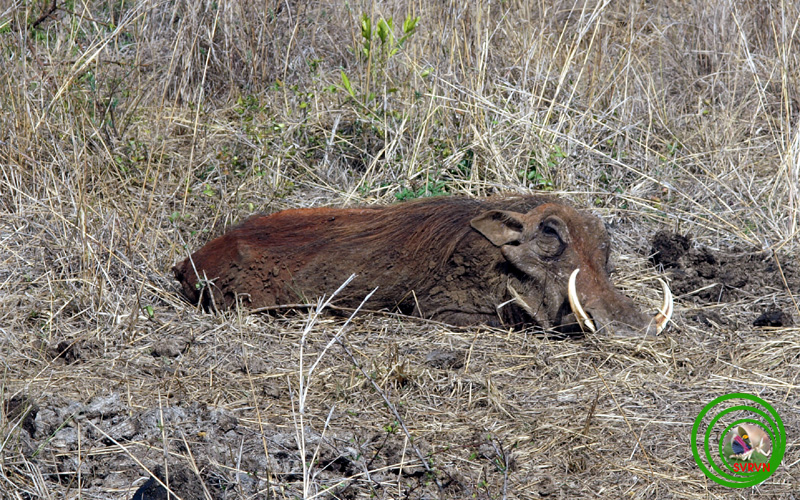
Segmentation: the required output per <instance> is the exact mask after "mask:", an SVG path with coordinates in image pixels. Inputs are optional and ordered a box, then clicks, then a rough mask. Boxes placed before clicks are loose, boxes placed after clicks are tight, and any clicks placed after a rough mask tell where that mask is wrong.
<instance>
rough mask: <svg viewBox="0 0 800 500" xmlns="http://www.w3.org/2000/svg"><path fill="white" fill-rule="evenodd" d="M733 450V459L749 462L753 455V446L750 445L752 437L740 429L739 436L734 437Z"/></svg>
mask: <svg viewBox="0 0 800 500" xmlns="http://www.w3.org/2000/svg"><path fill="white" fill-rule="evenodd" d="M731 448H732V449H733V455H731V458H734V457H735V458H741V459H743V460H747V459H748V458H750V456H751V455H752V454H753V451H755V450H753V445H752V444H750V436H748V435H747V433H746V432H744V429H742V428H741V427H739V434H738V435H736V436H733V439H732V440H731Z"/></svg>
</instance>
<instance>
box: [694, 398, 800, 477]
mask: <svg viewBox="0 0 800 500" xmlns="http://www.w3.org/2000/svg"><path fill="white" fill-rule="evenodd" d="M732 400H745V401H744V404H737V403H740V402H739V401H732ZM753 403H755V405H754V404H753ZM712 411H713V412H712ZM709 413H711V415H709ZM706 415H709V418H710V421H708V423H707V425H706V426H705V431H704V432H703V431H701V427H702V426H703V419H704V418H705V417H706ZM721 421H723V422H726V423H727V425H726V424H725V423H722V422H721ZM714 429H717V432H716V433H714ZM701 432H703V446H702V447H703V451H704V453H703V456H702V457H701V453H700V447H699V446H698V435H699V434H700V433H701ZM714 438H716V440H717V450H718V451H717V454H716V456H714V457H712V453H711V449H712V443H713V439H714ZM785 451H786V431H785V430H784V428H783V422H782V421H781V417H780V416H779V415H778V413H777V412H776V411H775V409H774V408H772V407H771V406H770V405H769V404H767V402H766V401H764V400H763V399H761V398H759V397H756V396H753V395H752V394H746V393H738V392H737V393H733V394H726V395H724V396H720V397H718V398H717V399H715V400H714V401H712V402H710V403H708V404H707V405H706V406H705V407H704V408H703V410H702V411H701V412H700V414H699V415H698V416H697V418H696V419H695V421H694V426H693V427H692V454H693V455H694V461H695V462H697V466H698V467H700V470H702V471H703V473H704V474H705V475H706V476H707V477H708V478H709V479H711V480H712V481H714V482H716V483H718V484H721V485H723V486H728V487H730V488H747V487H749V486H755V485H757V484H759V483H762V482H764V481H765V480H766V479H767V478H768V477H769V476H771V475H772V473H773V472H775V470H776V469H777V468H778V466H779V465H780V464H781V460H783V454H784V452H785ZM703 458H705V460H703ZM715 458H718V461H715V460H714V459H715Z"/></svg>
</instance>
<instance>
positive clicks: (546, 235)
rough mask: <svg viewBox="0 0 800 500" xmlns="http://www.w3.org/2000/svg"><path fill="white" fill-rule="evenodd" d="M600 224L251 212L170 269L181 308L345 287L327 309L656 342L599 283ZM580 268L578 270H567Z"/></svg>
mask: <svg viewBox="0 0 800 500" xmlns="http://www.w3.org/2000/svg"><path fill="white" fill-rule="evenodd" d="M610 247H611V245H610V239H609V236H608V233H607V232H606V229H605V227H604V225H603V223H602V221H601V220H600V219H599V218H597V217H595V216H593V215H590V214H587V213H582V212H579V211H577V210H575V209H574V208H572V207H571V206H570V205H568V204H566V203H565V202H563V201H560V200H558V199H557V198H554V197H551V196H524V197H513V198H499V199H494V198H488V199H468V198H458V197H441V198H427V199H420V200H416V201H412V202H406V203H401V204H397V205H390V206H385V207H384V206H381V207H366V208H348V209H336V208H310V209H297V210H285V211H282V212H277V213H274V214H272V215H255V216H253V217H250V218H249V219H247V220H246V221H245V222H244V223H243V224H241V225H240V226H238V227H236V228H234V229H232V230H231V231H229V232H228V233H226V234H224V235H223V236H220V237H219V238H216V239H214V240H212V241H211V242H209V243H207V244H206V245H205V246H204V247H202V248H201V249H200V250H198V251H197V252H195V253H194V254H192V256H191V257H189V258H187V259H186V260H184V261H183V262H182V263H180V264H178V265H177V266H175V268H174V269H173V271H174V272H175V277H176V278H177V279H178V281H180V283H181V285H182V287H183V292H184V294H185V295H186V297H188V298H189V300H190V301H192V302H193V303H195V304H196V303H198V302H202V303H203V305H204V306H205V307H207V308H212V307H229V306H231V305H232V304H235V303H236V302H237V300H238V301H240V302H242V303H244V304H246V305H249V306H251V307H267V306H276V305H281V304H296V303H307V302H309V301H310V300H312V299H315V298H316V297H318V296H321V295H322V294H329V293H331V292H332V291H334V290H336V289H337V288H338V287H339V285H340V284H341V283H342V282H344V281H345V280H346V279H347V278H348V277H349V276H350V275H351V274H352V273H355V274H356V275H357V277H356V279H355V280H354V281H353V282H352V283H351V284H350V285H349V286H348V287H347V288H345V289H344V290H343V291H342V292H341V293H340V294H339V295H338V296H337V297H336V302H335V304H336V305H338V306H342V307H345V308H353V307H357V306H358V305H359V304H360V303H361V301H362V300H363V298H364V296H365V295H366V294H367V293H368V292H369V291H371V290H372V289H373V288H375V287H377V291H376V292H375V293H374V294H373V295H372V297H371V299H370V300H369V302H368V303H367V304H366V307H367V308H368V309H390V310H396V311H399V312H401V313H403V314H407V315H415V316H421V317H423V318H430V319H435V320H438V321H442V322H445V323H449V324H452V325H475V324H487V325H494V326H500V325H504V326H514V327H524V326H528V325H538V326H541V327H543V328H560V329H562V330H570V326H571V327H572V329H575V327H576V326H579V327H580V328H581V329H588V330H592V331H595V330H603V331H613V332H616V333H620V334H639V333H647V334H656V333H659V332H661V330H662V329H663V328H664V326H665V325H666V324H667V322H668V321H669V318H670V316H671V314H672V296H671V294H670V292H669V288H668V287H667V285H666V283H664V282H663V281H662V282H661V283H662V286H663V289H664V304H663V306H662V308H661V310H660V311H659V312H658V313H657V314H656V315H655V316H652V317H649V316H646V315H644V314H642V313H641V312H640V311H639V309H638V308H637V307H636V306H635V305H634V303H633V302H632V301H631V300H630V299H629V298H627V297H626V296H625V295H623V294H622V293H620V292H619V291H618V290H617V289H616V288H614V286H613V285H612V284H611V281H610V280H609V275H608V260H609V254H610ZM579 271H580V272H579Z"/></svg>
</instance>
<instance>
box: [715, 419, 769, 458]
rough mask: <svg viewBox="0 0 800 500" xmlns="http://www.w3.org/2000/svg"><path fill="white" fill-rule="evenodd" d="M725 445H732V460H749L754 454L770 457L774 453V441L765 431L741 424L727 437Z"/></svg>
mask: <svg viewBox="0 0 800 500" xmlns="http://www.w3.org/2000/svg"><path fill="white" fill-rule="evenodd" d="M724 441H725V443H724V444H726V445H727V444H730V446H731V450H733V453H731V455H730V457H729V458H731V459H740V460H748V459H749V458H750V457H751V456H752V455H753V453H760V454H761V455H764V456H765V457H768V456H769V455H770V453H771V452H772V441H771V440H770V438H769V436H768V435H767V433H766V432H764V430H763V429H761V428H760V427H758V426H756V425H751V424H740V425H737V426H736V428H735V429H734V430H733V432H730V433H728V434H726V435H725V439H724Z"/></svg>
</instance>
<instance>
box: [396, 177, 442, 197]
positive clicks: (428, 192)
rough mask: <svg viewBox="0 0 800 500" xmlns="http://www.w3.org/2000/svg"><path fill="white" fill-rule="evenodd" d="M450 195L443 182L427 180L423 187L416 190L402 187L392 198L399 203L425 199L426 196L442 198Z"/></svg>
mask: <svg viewBox="0 0 800 500" xmlns="http://www.w3.org/2000/svg"><path fill="white" fill-rule="evenodd" d="M448 194H450V191H449V189H448V187H447V183H445V182H444V181H440V180H439V181H434V180H432V179H430V180H428V181H427V182H426V183H425V185H424V186H422V187H420V188H418V189H412V188H408V187H404V188H403V189H401V190H400V191H399V192H397V193H395V195H394V197H395V198H397V199H398V200H399V201H406V200H413V199H414V198H425V197H428V196H444V195H448Z"/></svg>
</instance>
